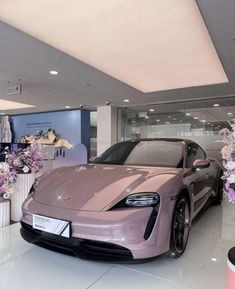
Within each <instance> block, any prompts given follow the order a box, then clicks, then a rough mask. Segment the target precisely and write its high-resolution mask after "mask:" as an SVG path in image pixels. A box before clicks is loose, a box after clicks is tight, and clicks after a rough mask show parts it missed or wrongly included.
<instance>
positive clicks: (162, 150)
mask: <svg viewBox="0 0 235 289" xmlns="http://www.w3.org/2000/svg"><path fill="white" fill-rule="evenodd" d="M221 174H222V170H221V167H220V165H219V164H218V162H217V161H216V160H214V159H209V158H207V157H206V154H205V152H204V151H203V150H202V148H201V147H200V146H199V145H198V144H196V143H195V142H193V141H190V140H184V139H139V140H130V141H124V142H121V143H118V144H115V145H113V146H112V147H110V148H109V149H108V150H107V151H105V152H104V153H103V154H102V155H101V156H100V157H98V158H97V159H95V161H94V162H93V163H91V164H88V165H80V166H73V167H62V168H58V169H54V170H52V171H50V172H48V173H46V174H45V175H43V176H42V177H41V178H40V180H39V181H37V182H35V184H34V185H33V186H32V189H31V191H30V193H29V196H28V198H27V199H26V200H25V202H24V204H23V206H22V210H23V217H22V219H21V226H22V228H21V235H22V237H23V238H24V239H25V240H26V241H28V242H31V243H34V244H37V245H40V246H43V247H46V248H49V249H54V250H59V251H61V252H64V253H69V254H72V255H75V256H79V257H81V258H90V259H96V260H97V259H98V260H106V261H115V262H118V261H119V262H131V261H139V260H142V259H147V258H152V257H155V256H157V255H160V254H163V253H165V252H169V255H170V256H171V257H175V258H176V257H179V256H180V255H182V253H183V252H184V250H185V248H186V245H187V241H188V236H189V230H190V226H191V222H192V220H193V218H194V217H195V216H196V215H197V213H198V212H199V211H200V210H201V209H202V208H203V206H204V205H205V203H206V202H207V201H208V200H209V199H210V200H212V201H213V202H214V203H215V204H220V203H221V201H222V196H223V182H222V180H221V178H220V177H221Z"/></svg>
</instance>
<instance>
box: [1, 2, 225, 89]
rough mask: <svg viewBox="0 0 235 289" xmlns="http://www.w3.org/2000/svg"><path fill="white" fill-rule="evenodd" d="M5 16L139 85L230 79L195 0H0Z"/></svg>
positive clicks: (180, 85) (156, 86)
mask: <svg viewBox="0 0 235 289" xmlns="http://www.w3.org/2000/svg"><path fill="white" fill-rule="evenodd" d="M0 20H2V21H4V22H6V23H8V24H10V25H12V26H14V27H16V28H18V29H20V30H22V31H24V32H26V33H28V34H30V35H32V36H34V37H36V38H38V39H40V40H42V41H44V42H45V43H48V44H49V45H51V46H53V47H55V48H57V49H59V50H61V51H63V52H65V53H67V54H69V55H71V56H73V57H75V58H77V59H79V60H81V61H83V62H85V63H87V64H89V65H91V66H93V67H95V68H97V69H99V70H101V71H103V72H105V73H107V74H108V75H111V76H113V77H114V78H117V79H119V80H121V81H123V82H124V83H127V84H129V85H130V86H132V87H135V88H137V89H139V90H140V91H142V92H153V91H162V90H169V89H177V88H184V87H192V86H201V85H208V84H217V83H226V82H228V79H227V77H226V74H225V72H224V70H223V67H222V65H221V62H220V60H219V58H218V55H217V53H216V50H215V48H214V45H213V43H212V40H211V38H210V36H209V33H208V31H207V29H206V26H205V23H204V21H203V19H202V16H201V14H200V11H199V9H198V7H197V5H196V1H194V0H147V1H146V0H108V1H107V0H86V1H81V0H70V1H65V0H50V1H48V0H40V1H36V0H1V1H0Z"/></svg>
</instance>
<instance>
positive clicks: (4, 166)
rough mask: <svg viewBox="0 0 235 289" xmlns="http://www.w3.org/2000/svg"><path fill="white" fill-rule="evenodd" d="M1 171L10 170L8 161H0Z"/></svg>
mask: <svg viewBox="0 0 235 289" xmlns="http://www.w3.org/2000/svg"><path fill="white" fill-rule="evenodd" d="M0 171H3V172H8V171H9V165H8V163H5V162H1V163H0Z"/></svg>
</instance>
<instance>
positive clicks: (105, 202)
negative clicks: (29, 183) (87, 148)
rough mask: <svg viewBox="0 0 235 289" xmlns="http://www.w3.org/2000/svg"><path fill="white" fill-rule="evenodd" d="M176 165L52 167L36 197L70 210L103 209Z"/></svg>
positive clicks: (41, 201)
mask: <svg viewBox="0 0 235 289" xmlns="http://www.w3.org/2000/svg"><path fill="white" fill-rule="evenodd" d="M177 171H179V170H177V169H172V168H163V167H159V168H156V167H136V166H121V165H120V166H119V165H100V164H97V165H96V164H95V165H94V164H92V165H86V166H73V167H64V168H59V169H55V170H53V171H51V172H50V173H49V174H46V175H45V176H43V177H42V178H41V180H40V181H39V185H38V188H37V192H36V194H35V196H34V200H35V201H38V202H40V203H43V204H47V205H50V206H55V207H60V208H66V209H71V210H86V211H102V210H105V208H106V207H112V206H113V205H115V204H116V203H117V202H119V201H120V200H122V199H123V198H125V197H126V196H128V195H130V194H131V193H132V192H133V191H134V190H135V192H136V189H137V188H138V186H140V185H141V184H143V182H145V181H147V180H148V179H150V178H153V177H155V176H157V175H161V174H165V173H173V174H175V173H176V172H177Z"/></svg>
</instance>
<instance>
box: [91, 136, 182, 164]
mask: <svg viewBox="0 0 235 289" xmlns="http://www.w3.org/2000/svg"><path fill="white" fill-rule="evenodd" d="M94 163H99V164H115V165H138V166H162V167H175V168H180V167H183V147H182V142H180V141H164V140H151V141H148V140H142V141H124V142H121V143H118V144H115V145H113V146H111V147H110V148H109V149H108V150H106V151H105V152H104V153H103V154H102V155H101V156H100V157H98V158H96V159H95V161H94Z"/></svg>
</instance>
